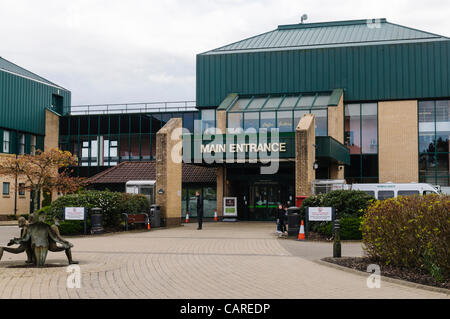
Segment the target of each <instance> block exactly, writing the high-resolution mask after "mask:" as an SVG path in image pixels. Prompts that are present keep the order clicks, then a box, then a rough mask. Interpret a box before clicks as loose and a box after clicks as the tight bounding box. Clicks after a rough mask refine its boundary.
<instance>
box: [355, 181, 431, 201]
mask: <svg viewBox="0 0 450 319" xmlns="http://www.w3.org/2000/svg"><path fill="white" fill-rule="evenodd" d="M351 189H352V190H359V191H363V192H366V193H367V194H369V195H371V196H373V197H375V198H376V199H379V200H383V199H387V198H393V197H397V196H411V195H427V194H439V192H438V190H437V189H436V188H434V187H433V186H432V185H430V184H425V183H405V184H394V183H384V184H352V185H351Z"/></svg>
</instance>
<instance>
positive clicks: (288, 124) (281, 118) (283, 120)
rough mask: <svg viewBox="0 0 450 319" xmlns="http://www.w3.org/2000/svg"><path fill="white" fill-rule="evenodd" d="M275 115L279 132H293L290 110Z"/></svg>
mask: <svg viewBox="0 0 450 319" xmlns="http://www.w3.org/2000/svg"><path fill="white" fill-rule="evenodd" d="M277 116H278V118H277V120H278V128H279V129H280V132H293V128H292V111H286V112H278V114H277Z"/></svg>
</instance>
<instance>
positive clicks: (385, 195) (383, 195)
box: [378, 191, 394, 200]
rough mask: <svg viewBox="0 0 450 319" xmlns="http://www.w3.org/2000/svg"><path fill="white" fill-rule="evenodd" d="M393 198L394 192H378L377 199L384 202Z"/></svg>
mask: <svg viewBox="0 0 450 319" xmlns="http://www.w3.org/2000/svg"><path fill="white" fill-rule="evenodd" d="M393 197H394V191H378V199H379V200H385V199H388V198H393Z"/></svg>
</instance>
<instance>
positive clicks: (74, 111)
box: [66, 101, 197, 115]
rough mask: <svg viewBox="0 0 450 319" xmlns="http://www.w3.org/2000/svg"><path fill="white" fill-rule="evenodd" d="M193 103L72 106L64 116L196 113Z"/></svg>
mask: <svg viewBox="0 0 450 319" xmlns="http://www.w3.org/2000/svg"><path fill="white" fill-rule="evenodd" d="M195 107H196V103H195V101H176V102H148V103H122V104H98V105H72V106H71V107H70V113H69V114H66V115H99V114H128V113H164V112H186V111H197V109H196V108H195Z"/></svg>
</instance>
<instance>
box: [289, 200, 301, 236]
mask: <svg viewBox="0 0 450 319" xmlns="http://www.w3.org/2000/svg"><path fill="white" fill-rule="evenodd" d="M299 229H300V208H298V207H296V206H292V207H289V208H288V236H297V235H298V232H299Z"/></svg>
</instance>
